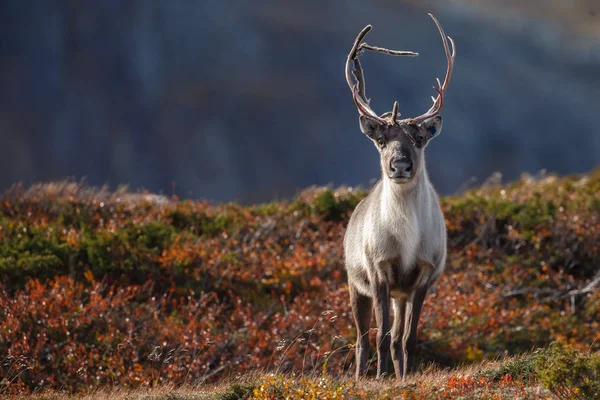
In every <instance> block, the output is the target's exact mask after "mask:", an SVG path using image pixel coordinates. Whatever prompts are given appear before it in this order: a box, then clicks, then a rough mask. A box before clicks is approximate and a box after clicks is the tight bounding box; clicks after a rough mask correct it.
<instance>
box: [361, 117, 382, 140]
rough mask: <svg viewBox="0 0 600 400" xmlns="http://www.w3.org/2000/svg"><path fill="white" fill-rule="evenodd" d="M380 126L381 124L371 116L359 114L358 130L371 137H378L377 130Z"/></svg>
mask: <svg viewBox="0 0 600 400" xmlns="http://www.w3.org/2000/svg"><path fill="white" fill-rule="evenodd" d="M382 126H383V125H382V124H381V123H380V122H379V121H377V120H376V119H375V118H373V117H370V116H368V115H361V116H360V130H361V131H362V133H364V134H365V135H367V136H368V137H370V138H371V139H375V138H377V137H379V135H378V134H377V131H378V130H379V129H381V127H382Z"/></svg>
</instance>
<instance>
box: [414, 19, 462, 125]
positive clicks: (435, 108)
mask: <svg viewBox="0 0 600 400" xmlns="http://www.w3.org/2000/svg"><path fill="white" fill-rule="evenodd" d="M429 16H430V17H431V18H432V19H433V22H435V24H436V26H437V28H438V30H439V31H440V35H441V36H442V43H443V44H444V51H445V52H446V59H447V60H448V67H447V69H446V77H445V78H444V84H441V83H440V80H439V79H438V78H436V81H437V84H438V87H435V86H434V87H433V89H434V90H435V91H436V92H437V93H438V95H437V97H436V98H433V96H432V97H431V100H433V105H432V106H431V108H430V109H429V110H427V112H425V113H424V114H421V115H419V116H418V117H415V118H412V122H420V121H423V120H425V119H427V118H431V117H434V116H436V115H438V114H439V113H440V111H441V109H442V106H443V105H444V93H445V92H446V89H448V84H450V77H451V76H452V70H453V68H454V58H455V57H456V47H455V45H454V40H452V38H451V37H450V36H446V34H445V33H444V29H442V25H440V23H439V21H438V20H437V19H436V18H435V17H434V16H433V15H432V14H429ZM446 38H448V39H446ZM448 40H450V44H451V45H452V53H450V46H448Z"/></svg>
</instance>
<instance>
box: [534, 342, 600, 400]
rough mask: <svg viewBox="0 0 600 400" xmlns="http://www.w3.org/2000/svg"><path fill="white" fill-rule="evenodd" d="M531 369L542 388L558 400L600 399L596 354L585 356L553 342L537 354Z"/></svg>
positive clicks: (599, 378) (599, 373) (598, 369)
mask: <svg viewBox="0 0 600 400" xmlns="http://www.w3.org/2000/svg"><path fill="white" fill-rule="evenodd" d="M534 367H535V372H536V374H537V376H538V379H539V380H540V382H541V383H542V385H543V386H544V387H545V388H546V389H549V390H551V391H552V392H554V394H556V395H557V396H558V397H559V398H560V399H598V398H600V354H598V353H591V352H586V353H584V352H580V351H578V350H576V349H574V348H572V347H569V346H566V345H563V344H562V343H560V342H554V343H552V344H551V345H550V347H548V348H547V349H544V350H542V351H540V353H539V354H538V355H537V357H536V360H535V364H534Z"/></svg>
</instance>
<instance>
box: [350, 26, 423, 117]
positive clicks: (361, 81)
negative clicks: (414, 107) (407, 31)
mask: <svg viewBox="0 0 600 400" xmlns="http://www.w3.org/2000/svg"><path fill="white" fill-rule="evenodd" d="M372 28H373V27H372V26H371V25H367V26H365V27H364V29H363V30H362V31H360V33H359V34H358V36H357V37H356V39H355V40H354V45H353V46H352V50H350V53H349V54H348V59H347V60H346V81H347V82H348V86H349V87H350V90H352V98H353V99H354V104H356V108H358V112H359V113H360V114H361V115H367V116H369V117H371V118H373V119H375V120H377V121H378V122H379V123H381V124H395V123H396V118H397V117H398V102H394V108H393V111H392V112H391V113H389V112H387V113H385V114H382V116H381V117H380V116H378V115H377V113H376V112H375V111H373V110H372V109H371V106H369V102H370V100H369V99H367V96H366V92H365V77H364V75H363V70H362V67H361V65H360V61H359V60H358V56H359V54H360V53H361V52H362V51H363V50H371V51H376V52H379V53H384V54H388V55H392V56H418V55H419V54H418V53H414V52H412V51H403V50H390V49H386V48H383V47H375V46H370V45H368V44H367V43H361V42H362V40H363V39H364V37H365V36H366V35H367V33H369V31H370V30H371V29H372ZM351 63H353V65H354V71H352V68H351V66H350V64H351ZM351 75H354V78H355V79H356V84H353V83H352V76H351ZM388 118H389V119H388Z"/></svg>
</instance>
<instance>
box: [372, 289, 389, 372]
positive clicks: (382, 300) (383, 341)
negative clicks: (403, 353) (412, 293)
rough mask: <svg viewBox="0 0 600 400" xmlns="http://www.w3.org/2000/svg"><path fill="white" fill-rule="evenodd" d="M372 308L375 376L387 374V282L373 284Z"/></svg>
mask: <svg viewBox="0 0 600 400" xmlns="http://www.w3.org/2000/svg"><path fill="white" fill-rule="evenodd" d="M374 286H375V287H374V290H373V291H374V293H373V300H374V302H373V303H374V310H375V320H376V321H377V378H381V377H382V376H383V375H385V374H387V363H388V356H389V354H390V291H389V287H388V284H387V283H383V282H380V283H375V284H374Z"/></svg>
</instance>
